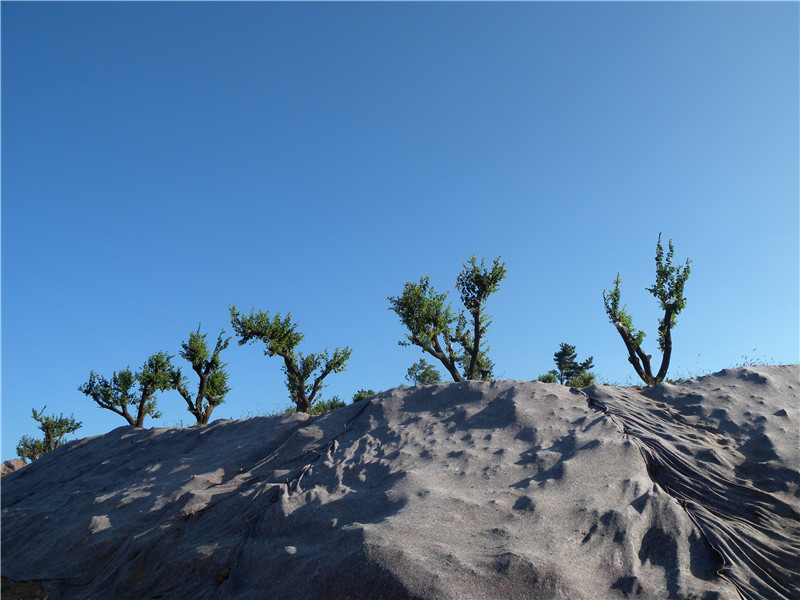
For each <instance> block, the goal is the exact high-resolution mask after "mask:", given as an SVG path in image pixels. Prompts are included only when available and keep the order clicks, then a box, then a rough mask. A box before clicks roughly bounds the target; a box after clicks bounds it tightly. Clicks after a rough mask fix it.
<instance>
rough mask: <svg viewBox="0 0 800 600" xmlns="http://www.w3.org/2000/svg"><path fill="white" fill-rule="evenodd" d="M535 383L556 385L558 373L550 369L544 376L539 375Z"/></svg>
mask: <svg viewBox="0 0 800 600" xmlns="http://www.w3.org/2000/svg"><path fill="white" fill-rule="evenodd" d="M536 380H537V381H542V382H544V383H558V371H556V370H555V369H551V370H550V371H548V372H547V373H545V374H544V375H539V377H537V378H536Z"/></svg>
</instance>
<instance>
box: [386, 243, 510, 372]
mask: <svg viewBox="0 0 800 600" xmlns="http://www.w3.org/2000/svg"><path fill="white" fill-rule="evenodd" d="M505 275H506V269H505V265H504V264H503V263H501V262H500V258H499V257H498V258H496V259H494V263H493V265H492V268H491V269H487V268H486V266H485V264H484V260H483V259H481V262H480V264H478V263H477V258H476V257H475V255H474V254H473V255H472V258H471V259H470V260H469V263H468V264H464V265H463V269H462V271H461V273H460V274H459V275H458V278H457V280H456V287H457V288H458V290H459V292H460V294H461V301H462V303H463V304H464V307H465V309H466V314H465V313H464V312H463V311H462V312H461V313H458V314H456V313H455V312H454V311H453V308H452V306H451V305H450V303H448V302H447V292H445V293H439V292H436V290H435V289H434V288H433V286H431V284H430V278H429V277H428V276H427V275H426V276H425V277H422V278H420V280H419V283H412V282H407V283H405V284H404V286H403V293H402V294H401V295H400V296H398V297H389V298H388V300H389V309H390V310H393V311H395V312H396V313H397V315H398V316H399V317H400V321H401V322H402V323H403V325H405V327H406V328H407V329H408V331H409V333H408V334H406V340H407V341H400V342H399V343H400V345H401V346H410V345H415V346H419V347H420V348H422V350H423V351H424V352H427V353H428V354H430V355H431V356H433V357H434V358H435V359H437V360H438V361H440V362H441V363H442V365H443V366H444V368H445V369H447V372H448V373H449V374H450V376H451V377H452V378H453V381H464V380H465V379H466V380H469V379H481V380H484V381H486V380H489V379H491V378H492V370H493V367H494V365H493V363H492V361H491V360H490V359H489V356H488V351H489V347H488V346H485V335H486V330H487V328H488V326H489V324H490V320H489V317H488V316H487V315H486V314H485V313H484V309H485V304H486V300H487V298H488V297H489V295H490V294H492V293H494V292H495V291H497V289H498V287H499V285H500V281H502V280H503V278H504V277H505ZM467 315H468V316H467ZM455 345H457V346H459V347H460V349H457V347H456V346H455ZM459 367H461V371H459Z"/></svg>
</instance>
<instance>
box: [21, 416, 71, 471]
mask: <svg viewBox="0 0 800 600" xmlns="http://www.w3.org/2000/svg"><path fill="white" fill-rule="evenodd" d="M45 408H47V407H46V406H44V407H42V410H41V411H39V412H37V411H36V409H35V408H34V409H32V411H31V412H32V413H33V418H34V420H35V421H36V422H38V423H39V429H40V430H41V431H42V433H43V434H44V439H42V440H34V439H33V438H30V437H28V436H27V435H23V436H22V437H21V438H20V440H19V444H17V456H19V457H20V458H22V459H23V460H25V461H27V462H33V461H34V460H36V459H37V458H41V457H42V456H44V455H45V454H47V453H48V452H52V451H53V450H55V449H56V448H58V447H59V446H60V445H61V444H62V443H63V441H62V440H63V438H64V436H65V435H67V434H68V433H74V432H76V431H78V429H80V428H81V425H82V423H81V422H80V421H76V420H75V419H74V418H73V416H72V415H70V416H69V417H65V416H64V415H63V414H60V415H58V416H57V417H56V416H55V415H50V416H45V414H44V409H45Z"/></svg>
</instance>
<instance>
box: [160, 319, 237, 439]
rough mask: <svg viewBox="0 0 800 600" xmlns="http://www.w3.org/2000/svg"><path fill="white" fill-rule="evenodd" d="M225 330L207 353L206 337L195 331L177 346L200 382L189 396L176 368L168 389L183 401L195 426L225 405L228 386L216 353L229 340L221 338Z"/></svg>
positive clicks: (226, 344)
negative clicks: (195, 392) (193, 419)
mask: <svg viewBox="0 0 800 600" xmlns="http://www.w3.org/2000/svg"><path fill="white" fill-rule="evenodd" d="M224 333H225V331H224V330H223V331H221V332H220V334H219V336H218V337H217V343H216V345H215V346H214V350H213V351H211V350H210V349H209V347H208V342H206V334H205V333H200V326H199V325H198V326H197V331H193V332H191V333H190V334H189V339H188V340H187V341H185V342H182V343H181V351H180V355H181V358H184V359H185V360H187V361H188V362H189V364H190V365H191V367H192V370H193V371H194V372H195V373H197V376H198V378H199V379H200V381H199V383H198V386H197V394H195V395H194V397H192V394H191V393H190V392H189V389H188V385H189V384H188V381H187V380H186V378H185V377H183V375H182V373H181V370H180V369H173V371H172V387H173V388H175V389H176V390H177V391H178V393H179V394H180V395H181V397H182V398H183V399H184V400H185V401H186V405H187V408H188V410H189V412H190V413H191V414H192V416H193V417H194V418H195V419H196V421H197V422H196V423H195V426H200V425H205V424H206V423H208V421H209V419H210V418H211V413H212V412H213V410H214V408H215V407H217V406H219V405H220V404H222V403H223V402H225V395H226V394H227V393H228V392H229V391H230V390H231V388H230V386H229V385H228V373H227V372H226V371H225V367H226V366H227V365H226V364H225V363H223V362H222V360H220V357H219V355H220V353H221V352H222V351H223V350H225V348H227V347H228V343H229V342H230V340H231V338H230V337H228V338H225V339H223V338H222V335H223V334H224Z"/></svg>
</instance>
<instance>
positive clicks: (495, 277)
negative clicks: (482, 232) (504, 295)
mask: <svg viewBox="0 0 800 600" xmlns="http://www.w3.org/2000/svg"><path fill="white" fill-rule="evenodd" d="M463 267H464V268H463V270H462V271H461V273H459V275H458V279H457V280H456V287H457V288H458V291H459V292H460V293H461V302H462V303H463V304H464V307H465V308H466V309H467V313H469V316H470V317H471V322H468V320H467V318H466V317H465V316H464V314H463V313H462V314H461V315H460V317H459V328H458V331H459V335H458V342H459V343H460V344H461V346H462V347H463V348H464V353H463V354H462V357H461V365H462V368H463V371H464V378H465V379H481V380H484V381H486V380H487V379H491V378H492V370H493V368H494V363H492V361H491V360H490V359H489V347H488V346H486V348H481V343H482V342H483V337H484V335H486V330H487V329H488V327H489V324H490V323H491V321H490V319H489V317H488V315H486V314H485V313H484V309H485V303H486V299H487V298H488V297H489V295H490V294H492V293H494V292H496V291H497V289H498V288H499V287H500V282H501V281H502V280H503V279H504V278H505V276H506V268H505V265H504V264H503V263H501V262H500V257H497V258H495V259H494V263H493V264H492V269H491V270H487V269H486V267H485V266H484V259H481V264H480V265H478V264H477V259H476V258H475V255H474V254H473V255H472V258H470V260H469V264H467V265H463Z"/></svg>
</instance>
